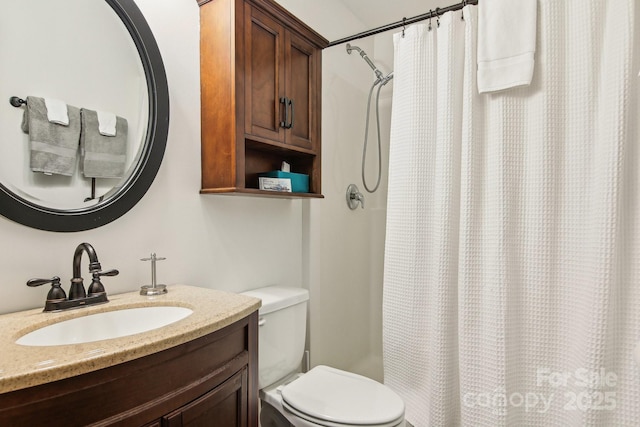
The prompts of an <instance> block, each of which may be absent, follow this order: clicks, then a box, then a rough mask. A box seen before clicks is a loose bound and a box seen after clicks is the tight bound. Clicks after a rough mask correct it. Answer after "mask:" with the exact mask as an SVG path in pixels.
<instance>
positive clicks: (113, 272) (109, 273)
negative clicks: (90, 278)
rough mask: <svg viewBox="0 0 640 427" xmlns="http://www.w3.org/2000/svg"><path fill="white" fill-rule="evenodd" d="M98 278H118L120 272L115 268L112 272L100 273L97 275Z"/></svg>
mask: <svg viewBox="0 0 640 427" xmlns="http://www.w3.org/2000/svg"><path fill="white" fill-rule="evenodd" d="M94 274H97V275H98V277H102V276H117V275H118V274H120V272H119V271H118V270H116V269H115V268H113V269H111V270H107V271H98V272H97V273H94Z"/></svg>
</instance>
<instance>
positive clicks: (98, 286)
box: [87, 269, 120, 296]
mask: <svg viewBox="0 0 640 427" xmlns="http://www.w3.org/2000/svg"><path fill="white" fill-rule="evenodd" d="M118 274H120V272H119V271H118V270H116V269H112V270H107V271H95V272H93V280H92V281H91V285H89V289H88V291H87V292H88V294H89V296H94V295H99V294H106V292H105V290H104V286H103V285H102V282H101V281H100V277H102V276H117V275H118Z"/></svg>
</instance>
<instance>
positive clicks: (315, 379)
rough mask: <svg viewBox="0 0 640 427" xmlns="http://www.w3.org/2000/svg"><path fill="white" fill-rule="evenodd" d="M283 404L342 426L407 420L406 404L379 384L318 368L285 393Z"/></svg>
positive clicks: (289, 387)
mask: <svg viewBox="0 0 640 427" xmlns="http://www.w3.org/2000/svg"><path fill="white" fill-rule="evenodd" d="M282 400H283V402H284V403H286V404H287V405H288V406H290V407H291V408H293V409H295V410H296V411H298V412H300V413H303V414H306V415H308V416H310V417H312V418H315V419H319V420H325V421H330V422H332V423H339V424H355V425H380V424H387V423H392V422H394V421H397V420H398V419H400V418H402V417H403V416H404V402H403V401H402V399H400V396H398V395H397V394H396V393H395V392H393V391H392V390H391V389H390V388H388V387H386V386H384V385H382V384H380V383H379V382H377V381H374V380H372V379H369V378H366V377H363V376H361V375H356V374H353V373H351V372H345V371H341V370H339V369H335V368H331V367H328V366H316V367H315V368H313V369H311V370H310V371H309V372H307V373H306V374H304V375H302V376H301V377H300V378H298V379H297V380H295V381H293V382H292V383H290V384H288V385H287V386H285V387H284V388H283V389H282Z"/></svg>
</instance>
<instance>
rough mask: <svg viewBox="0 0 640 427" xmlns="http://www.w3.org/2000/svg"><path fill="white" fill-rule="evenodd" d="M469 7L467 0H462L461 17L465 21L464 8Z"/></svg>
mask: <svg viewBox="0 0 640 427" xmlns="http://www.w3.org/2000/svg"><path fill="white" fill-rule="evenodd" d="M465 7H467V0H462V10H461V11H460V19H461V20H463V21H464V8H465Z"/></svg>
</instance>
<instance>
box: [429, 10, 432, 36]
mask: <svg viewBox="0 0 640 427" xmlns="http://www.w3.org/2000/svg"><path fill="white" fill-rule="evenodd" d="M431 18H433V9H429V31H431V29H432V28H433V26H432V25H431Z"/></svg>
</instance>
